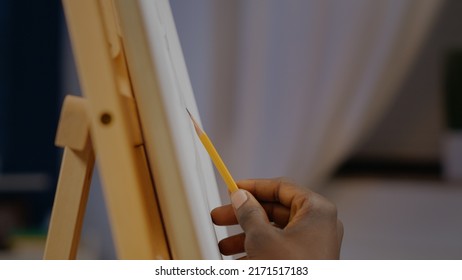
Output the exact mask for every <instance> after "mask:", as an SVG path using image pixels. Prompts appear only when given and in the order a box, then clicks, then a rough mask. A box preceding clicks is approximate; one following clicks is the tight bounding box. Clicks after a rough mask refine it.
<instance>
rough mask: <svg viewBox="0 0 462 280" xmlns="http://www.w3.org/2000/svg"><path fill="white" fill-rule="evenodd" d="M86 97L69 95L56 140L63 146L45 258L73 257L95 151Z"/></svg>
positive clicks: (80, 227) (77, 242)
mask: <svg viewBox="0 0 462 280" xmlns="http://www.w3.org/2000/svg"><path fill="white" fill-rule="evenodd" d="M89 135H90V134H89V124H88V121H87V116H86V108H85V101H84V100H83V99H82V98H78V97H74V96H68V97H66V100H65V102H64V105H63V109H62V112H61V117H60V123H59V127H58V132H57V137H56V143H57V145H59V146H65V149H64V155H63V160H62V163H61V171H60V174H59V180H58V186H57V189H56V195H55V200H54V205H53V211H52V215H51V220H50V226H49V230H48V237H47V243H46V246H45V254H44V259H75V258H76V256H77V249H78V245H79V240H80V233H81V229H82V223H83V217H84V215H85V207H86V204H87V199H88V193H89V190H90V183H91V176H92V171H93V167H94V162H95V155H94V151H93V147H92V144H91V140H90V137H89Z"/></svg>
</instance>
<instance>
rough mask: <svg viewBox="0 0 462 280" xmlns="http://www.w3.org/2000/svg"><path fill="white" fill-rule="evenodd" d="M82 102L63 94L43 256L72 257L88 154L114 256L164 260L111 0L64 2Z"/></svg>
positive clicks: (156, 209)
mask: <svg viewBox="0 0 462 280" xmlns="http://www.w3.org/2000/svg"><path fill="white" fill-rule="evenodd" d="M63 4H64V9H65V14H66V19H67V23H68V28H69V31H70V34H71V41H72V44H73V49H74V56H75V58H76V64H77V68H78V73H79V77H80V82H81V86H82V91H83V95H84V97H85V100H81V99H76V98H68V99H67V102H66V105H65V106H64V107H63V111H62V114H61V120H60V127H59V129H58V133H57V144H58V145H61V146H65V154H64V158H63V163H62V166H61V173H60V179H59V182H58V189H57V192H56V197H55V204H54V207H53V213H52V217H51V222H50V229H49V235H48V238H47V244H46V249H45V255H44V258H45V259H72V258H75V257H76V252H77V247H78V241H79V236H80V228H81V224H82V220H83V213H84V208H85V204H86V197H87V196H88V189H89V178H90V177H91V171H92V169H93V162H94V155H93V148H92V147H93V146H94V149H95V153H96V155H97V157H98V161H99V169H100V172H101V175H102V179H103V183H104V184H103V185H104V195H105V198H106V204H107V207H108V212H109V218H110V222H111V226H112V231H113V237H114V241H115V245H116V250H117V254H118V257H119V258H121V259H170V258H171V254H170V251H169V247H168V242H167V237H166V234H165V229H164V226H163V222H162V218H161V214H160V210H159V206H158V202H157V200H156V194H155V191H154V182H153V179H152V176H151V174H150V171H149V167H148V162H147V160H146V154H145V148H144V142H143V137H142V133H141V130H140V122H139V119H138V114H137V108H136V102H135V100H134V98H133V94H132V86H131V81H130V77H129V73H128V70H127V63H126V61H125V53H124V50H123V45H122V43H121V33H120V29H119V27H118V23H117V18H116V14H115V10H114V7H113V4H112V1H111V0H98V1H97V0H78V1H75V0H64V1H63Z"/></svg>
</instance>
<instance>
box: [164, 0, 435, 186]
mask: <svg viewBox="0 0 462 280" xmlns="http://www.w3.org/2000/svg"><path fill="white" fill-rule="evenodd" d="M441 2H442V1H438V0H387V1H385V0H384V1H369V0H319V1H314V0H313V1H307V0H301V1H295V0H290V1H278V0H273V1H271V0H261V1H257V0H253V1H247V0H239V1H214V0H199V1H187V0H171V5H172V9H173V12H174V16H175V20H176V23H177V29H178V32H179V36H180V40H181V43H182V46H183V51H184V53H185V59H186V62H187V65H188V70H189V72H190V76H191V80H192V84H193V88H194V90H195V95H196V98H197V101H198V105H199V109H200V111H201V117H202V121H203V123H204V126H205V128H206V130H207V131H208V133H209V135H210V136H211V138H212V141H214V142H215V143H216V145H217V146H218V147H217V148H218V149H219V150H220V152H221V154H222V156H223V158H224V160H225V162H227V164H228V165H229V168H230V170H231V172H232V173H233V174H234V176H235V177H236V178H238V179H239V178H248V177H253V178H255V177H274V176H289V177H292V178H294V179H295V180H296V181H298V182H299V183H301V184H303V185H306V186H309V187H312V188H315V187H317V186H318V185H319V183H321V182H322V181H323V180H325V179H326V178H327V177H328V175H329V174H330V173H331V172H332V171H333V169H335V168H336V166H337V164H339V162H341V161H342V160H343V159H344V158H345V157H346V156H347V155H348V154H349V153H350V152H351V151H352V150H353V149H354V148H355V145H357V144H358V143H360V141H361V139H362V138H363V137H364V135H366V133H367V132H368V130H369V129H370V128H371V127H372V126H373V125H374V124H375V123H376V121H377V120H378V119H379V117H380V116H381V115H382V114H383V113H384V111H385V110H386V109H387V106H388V105H389V104H390V101H391V100H392V98H393V96H394V95H395V93H396V92H397V89H398V87H399V86H400V81H401V80H402V79H403V77H404V75H405V74H406V70H407V69H408V68H409V67H410V66H411V63H412V62H413V58H414V57H415V56H416V54H417V52H418V51H419V47H420V46H421V44H422V42H423V40H424V39H425V34H426V33H427V31H428V30H429V29H430V28H431V26H432V25H431V23H432V22H433V19H434V16H435V15H436V14H437V11H438V8H439V6H440V4H441Z"/></svg>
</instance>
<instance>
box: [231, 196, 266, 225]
mask: <svg viewBox="0 0 462 280" xmlns="http://www.w3.org/2000/svg"><path fill="white" fill-rule="evenodd" d="M231 202H232V204H233V207H234V211H235V213H236V218H237V220H238V222H239V224H240V225H241V227H242V229H243V230H244V232H246V233H248V232H249V231H259V230H262V231H267V227H268V226H270V227H271V225H270V223H269V220H268V216H267V215H266V212H265V210H264V209H263V207H262V206H261V205H260V203H259V202H258V201H257V200H256V199H255V197H254V196H253V195H252V194H251V193H249V192H247V191H246V190H242V189H240V190H237V191H235V192H233V193H232V194H231Z"/></svg>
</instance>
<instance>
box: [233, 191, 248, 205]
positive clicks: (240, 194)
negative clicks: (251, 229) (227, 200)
mask: <svg viewBox="0 0 462 280" xmlns="http://www.w3.org/2000/svg"><path fill="white" fill-rule="evenodd" d="M246 201H247V194H246V193H245V191H244V190H237V191H235V192H233V193H232V194H231V202H232V203H233V206H234V208H235V209H239V207H241V205H242V204H244V202H246Z"/></svg>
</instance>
